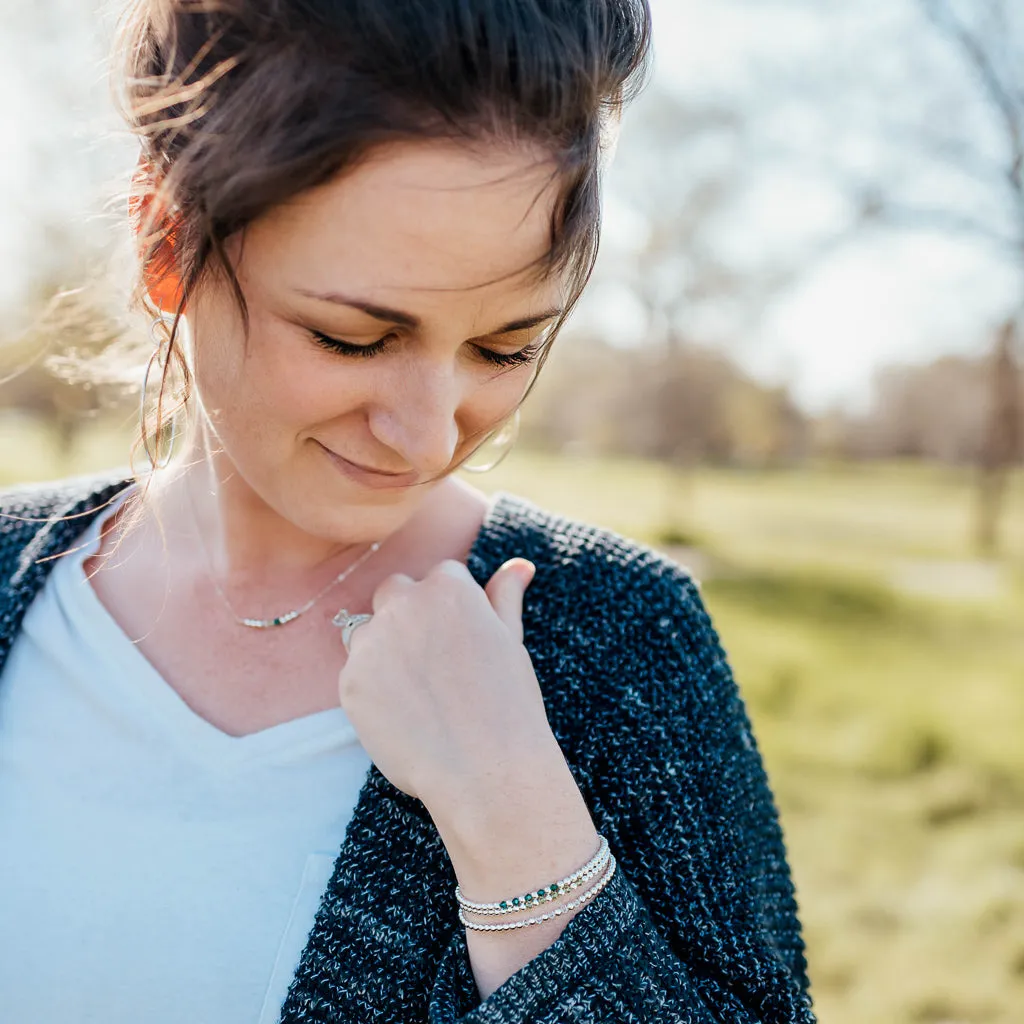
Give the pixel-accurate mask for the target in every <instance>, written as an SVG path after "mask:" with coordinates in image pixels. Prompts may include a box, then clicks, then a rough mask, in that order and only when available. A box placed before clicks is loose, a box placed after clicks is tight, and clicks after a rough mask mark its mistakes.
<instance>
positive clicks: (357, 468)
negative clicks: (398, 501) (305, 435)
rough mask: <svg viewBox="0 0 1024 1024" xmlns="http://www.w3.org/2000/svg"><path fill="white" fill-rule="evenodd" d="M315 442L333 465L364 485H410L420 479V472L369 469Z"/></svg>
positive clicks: (391, 486)
mask: <svg viewBox="0 0 1024 1024" xmlns="http://www.w3.org/2000/svg"><path fill="white" fill-rule="evenodd" d="M317 444H319V445H320V447H321V448H323V450H324V452H325V453H326V454H327V456H328V458H329V459H330V460H331V462H333V463H334V465H335V466H336V467H337V468H338V469H339V470H341V472H342V473H344V474H345V476H347V477H348V478H349V479H350V480H354V481H355V482H356V483H358V484H362V485H363V486H364V487H373V488H381V489H382V488H394V487H411V486H412V485H413V484H415V483H417V482H418V481H419V479H420V474H419V473H416V472H412V473H386V472H384V471H383V470H380V469H370V468H369V467H367V466H361V465H359V463H358V462H352V461H351V460H350V459H346V458H345V457H344V456H341V455H339V454H338V453H337V452H333V451H331V449H330V448H328V447H327V446H326V445H324V444H321V443H320V442H319V441H317Z"/></svg>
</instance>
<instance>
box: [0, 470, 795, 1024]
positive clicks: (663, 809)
mask: <svg viewBox="0 0 1024 1024" xmlns="http://www.w3.org/2000/svg"><path fill="white" fill-rule="evenodd" d="M124 483H125V482H124V481H123V480H121V479H119V478H118V479H113V478H110V477H107V478H105V479H104V480H97V479H81V480H70V481H64V482H62V483H60V484H54V485H48V486H45V487H28V488H24V489H22V490H20V491H17V492H9V493H6V494H3V495H0V684H2V672H3V665H4V662H5V660H6V658H7V654H8V652H9V651H10V648H11V644H12V642H13V640H14V637H15V636H16V635H17V632H18V630H19V629H20V625H21V621H22V618H23V616H24V614H25V611H26V610H27V608H28V606H29V604H30V603H31V601H32V599H33V598H34V596H35V595H36V594H37V593H38V591H39V589H40V588H41V587H42V585H43V583H44V581H45V579H46V575H47V572H48V571H49V569H50V567H51V566H52V565H53V562H52V561H45V560H44V559H47V558H48V557H49V556H52V555H55V554H58V553H59V552H61V551H64V550H66V549H67V548H68V547H70V546H71V545H72V543H73V542H74V540H75V538H76V537H77V536H78V534H79V533H80V532H81V531H82V530H84V529H85V527H86V526H87V525H88V522H89V521H90V519H91V518H92V517H93V516H94V515H95V514H96V513H97V512H98V510H99V509H100V507H101V506H102V505H103V503H104V502H106V501H107V500H108V499H109V498H111V497H112V496H113V495H114V494H116V493H117V491H118V490H120V489H121V488H122V487H123V486H124ZM513 555H522V556H524V557H526V558H529V559H530V560H532V561H533V562H534V563H535V564H536V566H537V574H536V577H535V578H534V581H533V583H532V584H531V585H530V587H529V589H528V590H527V593H526V600H525V606H524V611H523V625H524V631H525V644H526V647H527V649H528V650H529V652H530V655H531V657H532V659H533V665H534V668H535V669H536V672H537V676H538V678H539V680H540V684H541V688H542V690H543V694H544V700H545V705H546V708H547V713H548V719H549V721H550V723H551V727H552V730H553V731H554V735H555V737H556V738H557V740H558V742H559V744H560V745H561V748H562V751H563V753H564V754H565V757H566V760H567V761H568V764H569V767H570V769H571V770H572V773H573V776H574V777H575V779H576V782H577V784H578V785H579V787H580V790H581V791H582V793H583V796H584V798H585V799H586V802H587V804H588V806H589V808H590V811H591V814H592V815H593V818H594V821H595V823H596V825H597V827H598V830H599V831H600V832H601V833H603V834H604V835H605V836H606V837H607V838H608V842H609V844H610V846H611V849H612V852H613V853H614V854H615V856H616V858H617V860H618V863H619V868H618V871H617V872H616V873H615V875H614V877H613V878H612V881H611V882H610V883H609V885H608V887H607V888H606V889H605V891H604V892H603V893H602V894H601V895H600V896H599V897H598V898H597V899H596V900H595V901H594V902H593V903H591V904H589V905H587V906H586V907H585V908H584V909H583V910H582V911H580V912H579V913H578V915H577V916H576V917H575V918H573V919H572V920H571V921H570V922H569V924H568V926H567V927H566V928H565V930H564V932H563V933H562V934H561V936H560V937H559V938H558V939H557V940H556V941H555V942H554V944H553V945H551V946H550V947H549V948H548V949H546V950H545V951H544V952H542V953H541V954H540V955H539V956H537V957H535V958H534V959H533V960H531V961H530V962H529V963H528V964H527V965H526V966H525V967H524V968H523V969H522V970H520V971H518V972H517V973H516V974H515V975H513V976H512V977H511V978H510V979H509V980H508V981H507V982H505V984H504V985H502V986H501V987H500V988H499V989H498V990H497V991H496V992H494V993H493V994H492V995H491V996H490V997H489V998H488V999H486V1000H485V1001H483V1002H481V1000H480V997H479V994H478V992H477V989H476V985H475V983H474V980H473V975H472V971H471V969H470V964H469V959H468V955H467V950H466V941H465V933H464V931H463V929H462V927H461V926H460V925H459V923H458V919H457V917H456V908H455V905H454V900H453V898H452V890H453V888H454V884H455V876H454V873H453V871H452V867H451V863H450V861H449V859H448V856H447V853H446V851H445V848H444V845H443V844H442V842H441V839H440V837H439V835H438V833H437V830H436V828H435V827H434V825H433V822H432V821H431V819H430V816H429V815H428V813H427V811H426V808H425V807H424V806H423V804H422V803H420V802H419V801H418V800H416V799H414V798H412V797H409V796H407V795H406V794H404V793H402V792H401V791H399V790H398V789H396V788H395V787H394V786H393V785H392V784H391V783H390V782H388V780H387V779H386V778H385V777H384V776H383V775H382V774H381V773H380V772H379V771H378V770H377V768H376V767H375V766H373V767H371V768H370V770H369V773H368V774H367V777H366V780H365V782H364V784H363V788H362V791H361V793H360V795H359V799H358V802H357V804H356V807H355V811H354V814H353V817H352V819H351V822H350V824H349V826H348V830H347V832H346V835H345V839H344V842H343V843H342V845H341V848H340V850H339V851H338V856H337V860H336V862H335V868H334V874H333V876H332V878H331V880H330V882H329V883H328V886H327V890H326V892H325V894H324V896H323V898H322V901H321V903H320V907H319V910H318V912H317V916H316V920H315V922H314V924H313V928H312V930H311V932H310V936H309V940H308V943H307V945H306V948H305V950H304V952H303V954H302V958H301V961H300V963H299V967H298V970H297V972H296V974H295V977H294V979H293V980H292V984H291V988H290V990H289V993H288V996H287V999H286V1000H285V1004H284V1008H283V1011H282V1017H281V1022H282V1024H313V1022H318V1024H319V1022H323V1024H326V1022H328V1021H330V1022H345V1024H427V1022H430V1024H455V1022H459V1024H598V1022H600V1024H612V1022H615V1024H655V1022H665V1024H670V1022H671V1024H683V1022H687V1024H712V1022H714V1024H755V1022H757V1024H782V1022H786V1024H790V1022H793V1024H795V1022H800V1024H813V1021H814V1017H813V1014H812V1012H811V1009H810V1005H811V1000H810V996H809V994H808V987H809V986H808V979H807V965H806V960H805V957H804V944H803V941H802V939H801V935H800V925H799V921H798V919H797V906H796V901H795V898H794V891H793V885H792V882H791V879H790V874H789V868H788V865H787V862H786V853H785V847H784V844H783V837H782V832H781V830H780V827H779V822H778V815H777V811H776V808H775V805H774V801H773V798H772V794H771V791H770V789H769V785H768V780H767V778H766V776H765V772H764V768H763V765H762V761H761V757H760V754H759V751H758V748H757V744H756V742H755V740H754V737H753V735H752V733H751V728H750V722H749V720H748V717H747V714H746V709H745V707H744V704H743V701H742V699H741V697H740V695H739V692H738V690H737V687H736V684H735V683H734V681H733V678H732V674H731V672H730V670H729V666H728V664H727V662H726V658H725V655H724V653H723V651H722V648H721V645H720V644H719V641H718V637H717V636H716V634H715V631H714V629H713V628H712V625H711V622H710V620H709V618H708V615H707V612H706V611H705V609H704V606H703V604H702V602H701V598H700V595H699V592H698V590H697V587H696V585H695V584H694V582H693V581H692V580H691V579H690V577H689V576H688V575H687V574H686V573H685V572H684V571H682V570H681V569H680V568H679V567H678V566H677V565H675V564H674V563H673V562H671V561H669V560H668V559H667V558H665V557H663V556H662V555H660V554H658V553H657V552H655V551H654V550H652V549H650V548H648V547H645V546H643V545H641V544H637V543H635V542H633V541H629V540H627V539H625V538H623V537H620V536H618V535H617V534H615V533H612V532H610V531H607V530H602V529H598V528H596V527H593V526H589V525H586V524H584V523H580V522H576V521H574V520H570V519H566V518H563V517H560V516H557V515H554V514H552V513H549V512H546V511H543V510H541V509H540V508H538V507H537V506H536V505H534V504H532V503H530V502H528V501H526V500H524V499H522V498H518V497H514V496H512V495H508V494H502V495H500V496H499V499H498V501H497V504H496V506H495V508H494V510H493V512H492V514H491V515H490V516H489V517H488V519H487V521H486V522H485V524H484V526H483V528H482V530H481V532H480V534H479V535H478V537H477V539H476V542H475V544H474V546H473V550H472V552H471V555H470V557H469V560H468V566H469V569H470V571H471V572H472V574H473V576H474V578H475V579H476V580H477V581H478V582H479V583H480V584H481V585H483V584H484V583H485V582H486V581H487V579H489V577H490V576H491V574H492V573H493V572H494V571H495V570H496V569H497V568H498V566H500V565H501V564H502V562H504V561H505V560H506V559H507V558H510V557H512V556H513ZM2 828H3V823H2V822H0V829H2ZM68 856H69V857H73V856H74V851H72V850H69V851H68ZM2 884H4V885H17V884H18V880H17V879H16V878H14V879H12V878H8V879H4V880H3V883H2ZM2 902H3V900H2V898H0V904H2ZM40 955H41V956H42V955H44V951H42V950H41V951H40ZM182 982H183V984H187V983H188V979H182ZM111 999H116V993H111Z"/></svg>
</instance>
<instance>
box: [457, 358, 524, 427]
mask: <svg viewBox="0 0 1024 1024" xmlns="http://www.w3.org/2000/svg"><path fill="white" fill-rule="evenodd" d="M532 378H533V368H532V367H530V366H521V367H516V368H515V369H512V370H504V371H503V372H501V373H500V374H498V375H496V376H492V377H491V378H489V379H485V380H484V381H477V382H475V387H472V388H471V389H470V390H469V391H468V393H467V395H466V398H465V400H464V401H463V402H462V404H461V407H460V409H459V414H458V421H459V427H460V430H461V432H462V433H463V434H464V435H467V436H468V435H473V434H478V433H480V432H481V431H484V432H486V431H489V430H491V429H493V428H494V427H495V426H497V425H499V424H500V423H502V422H503V421H504V420H506V419H507V418H508V417H509V416H510V415H511V414H512V413H513V412H514V411H515V409H516V408H517V407H518V405H519V403H520V402H521V401H522V399H523V395H524V394H525V393H526V390H527V388H528V387H529V386H530V381H531V380H532Z"/></svg>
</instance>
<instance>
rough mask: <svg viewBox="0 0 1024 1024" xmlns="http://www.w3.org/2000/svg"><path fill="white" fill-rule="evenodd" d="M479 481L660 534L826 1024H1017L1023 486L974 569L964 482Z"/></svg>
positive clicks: (656, 475)
mask: <svg viewBox="0 0 1024 1024" xmlns="http://www.w3.org/2000/svg"><path fill="white" fill-rule="evenodd" d="M112 450H113V449H112V447H111V435H110V434H109V433H102V432H95V433H94V434H92V435H91V436H90V437H88V438H86V439H84V440H83V442H82V445H81V447H80V448H79V449H77V450H76V451H74V452H72V453H70V455H68V456H65V457H64V458H58V457H57V456H55V455H54V453H53V451H52V445H50V444H49V442H48V441H47V439H46V438H45V436H42V435H40V434H39V432H38V431H36V432H32V431H27V430H24V429H22V428H20V427H16V426H13V425H12V426H11V427H10V428H7V429H6V430H5V429H4V428H0V484H3V483H4V482H7V481H10V480H13V479H17V478H28V477H29V476H33V477H36V478H41V477H46V476H52V475H57V474H60V473H66V472H70V471H86V470H89V469H93V468H99V467H101V466H103V465H109V464H111V462H112V461H123V456H122V455H121V453H120V451H119V452H118V453H117V454H116V455H114V456H113V457H112V456H111V451H112ZM28 467H31V470H29V468H28ZM473 481H474V482H475V483H477V484H478V485H480V486H483V487H484V488H485V489H487V490H493V489H496V488H500V489H502V490H507V491H513V492H515V493H518V494H522V495H524V496H526V497H529V498H531V499H533V500H535V501H537V502H538V503H540V504H542V505H545V506H546V507H548V508H551V509H554V510H556V511H559V512H563V513H565V514H569V515H573V516H577V517H579V518H583V519H586V520H589V521H591V522H596V523H599V524H601V525H604V526H608V527H611V528H613V529H616V530H619V531H620V532H622V533H625V534H627V535H630V536H633V537H636V538H638V539H641V540H644V541H647V542H651V543H658V542H659V541H661V540H664V539H665V538H666V537H670V536H671V535H673V534H674V535H676V536H675V542H676V546H673V547H672V548H671V552H672V554H673V556H674V557H678V558H679V559H680V560H682V561H683V562H684V563H686V564H690V565H692V568H693V571H694V575H696V576H697V577H698V578H700V579H702V584H703V592H704V594H705V597H706V601H707V603H708V606H709V608H710V610H711V612H712V615H713V617H714V619H715V622H716V624H717V626H718V630H719V633H720V634H721V636H722V639H723V642H724V644H725V647H726V649H727V650H728V652H729V655H730V659H731V661H732V664H733V666H734V668H735V671H736V675H737V679H738V680H739V683H740V686H741V689H742V691H743V693H744V696H745V698H746V701H747V704H748V707H749V709H750V713H751V716H752V718H753V720H754V726H755V731H756V733H757V736H758V740H759V743H760V746H761V749H762V751H763V753H764V757H765V761H766V764H767V767H768V771H769V775H770V776H771V779H772V783H773V786H774V789H775V792H776V796H777V798H778V803H779V805H780V809H781V813H782V816H783V824H784V827H785V830H786V836H787V842H788V846H789V850H790V860H791V863H792V867H793V872H794V877H795V880H796V884H797V889H798V898H799V901H800V907H801V916H802V919H803V922H804V926H805V932H806V937H807V941H808V947H809V949H808V954H809V959H810V964H811V978H812V983H813V994H814V997H815V1003H816V1009H817V1012H818V1015H819V1017H820V1019H821V1020H822V1021H823V1022H824V1024H868V1022H870V1024H876V1022H879V1024H883V1022H885V1024H888V1022H907V1024H912V1022H925V1024H961V1022H964V1024H968V1022H976V1021H977V1022H983V1021H984V1022H994V1024H1011V1022H1016V1021H1019V1020H1020V1019H1021V1009H1020V1008H1021V1006H1022V1005H1024V742H1022V737H1024V479H1020V478H1018V479H1017V480H1016V481H1015V482H1014V489H1013V493H1012V506H1011V508H1010V510H1009V514H1008V516H1007V524H1006V526H1007V529H1006V537H1005V548H1004V554H1003V555H1002V556H1001V557H1000V558H998V559H990V560H979V559H978V558H976V557H975V555H974V554H973V552H972V550H971V546H970V543H969V540H970V530H969V524H970V511H971V502H972V498H973V494H972V489H971V478H970V475H969V474H967V473H965V472H962V471H956V470H950V469H945V468H941V467H931V466H920V465H884V466H868V467H865V466H852V467H851V466H819V467H815V468H811V469H802V470H793V471H780V472H772V473H767V472H738V471H724V470H710V469H705V470H699V471H697V472H695V473H694V474H692V476H690V477H689V478H687V479H685V480H683V481H673V482H670V481H668V480H667V478H666V474H665V472H664V471H663V470H662V469H661V468H660V467H658V466H654V465H641V464H636V463H626V462H611V461H599V460H566V459H556V458H552V457H546V456H545V457H542V456H538V455H528V454H526V453H522V452H516V453H514V454H513V455H512V456H511V457H510V458H509V459H508V460H507V461H506V462H505V463H504V464H503V465H502V466H500V467H499V468H498V469H497V470H496V471H495V472H494V473H492V474H489V475H485V476H479V477H474V478H473ZM681 541H686V542H687V546H679V544H680V542H681Z"/></svg>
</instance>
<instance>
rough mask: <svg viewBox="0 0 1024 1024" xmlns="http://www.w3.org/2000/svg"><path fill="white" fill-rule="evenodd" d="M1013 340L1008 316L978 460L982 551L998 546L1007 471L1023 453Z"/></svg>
mask: <svg viewBox="0 0 1024 1024" xmlns="http://www.w3.org/2000/svg"><path fill="white" fill-rule="evenodd" d="M1016 343H1017V330H1016V322H1015V321H1014V320H1012V319H1010V320H1007V321H1006V323H1005V324H1003V327H1002V330H1000V332H999V335H998V337H997V339H996V344H995V351H994V352H993V358H992V361H991V369H990V380H991V388H990V394H991V399H990V403H989V411H988V422H987V424H986V429H985V435H984V440H983V443H982V446H981V452H980V458H979V460H978V464H979V470H980V472H979V489H978V505H977V508H978V512H977V522H976V539H977V544H978V548H979V550H980V551H981V552H982V553H984V554H993V553H994V552H995V551H997V550H998V547H999V527H1000V520H1001V518H1002V514H1003V509H1004V506H1005V503H1006V489H1007V484H1008V482H1009V475H1010V471H1011V469H1012V468H1013V466H1014V465H1016V464H1017V463H1018V462H1020V460H1021V458H1022V457H1024V397H1022V394H1021V369H1020V361H1019V359H1018V354H1017V345H1016Z"/></svg>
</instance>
